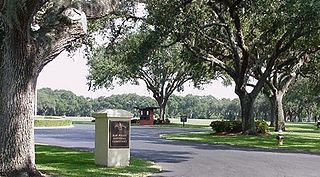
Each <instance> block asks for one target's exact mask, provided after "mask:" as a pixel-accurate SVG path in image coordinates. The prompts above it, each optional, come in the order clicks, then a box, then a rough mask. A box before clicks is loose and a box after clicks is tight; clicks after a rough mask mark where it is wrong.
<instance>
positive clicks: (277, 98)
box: [273, 91, 285, 131]
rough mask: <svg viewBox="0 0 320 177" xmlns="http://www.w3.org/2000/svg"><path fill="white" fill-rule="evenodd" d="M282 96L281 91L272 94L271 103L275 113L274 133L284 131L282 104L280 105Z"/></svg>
mask: <svg viewBox="0 0 320 177" xmlns="http://www.w3.org/2000/svg"><path fill="white" fill-rule="evenodd" d="M283 95H284V92H282V91H276V92H274V97H273V102H274V106H275V113H276V119H275V131H279V130H283V131H284V130H285V122H284V112H283V104H282V100H283Z"/></svg>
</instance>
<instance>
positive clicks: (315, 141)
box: [162, 123, 320, 153]
mask: <svg viewBox="0 0 320 177" xmlns="http://www.w3.org/2000/svg"><path fill="white" fill-rule="evenodd" d="M286 130H287V131H286V132H284V137H285V138H284V144H283V145H282V146H279V145H277V140H276V135H277V134H276V133H274V132H271V133H270V134H269V135H260V136H249V135H225V136H222V135H214V134H213V132H212V131H206V132H198V133H178V134H166V135H162V137H163V138H166V139H176V140H195V141H202V142H208V143H218V144H230V145H241V146H254V147H262V148H279V149H290V150H296V151H308V152H317V153H320V130H317V129H316V126H315V124H314V123H287V124H286Z"/></svg>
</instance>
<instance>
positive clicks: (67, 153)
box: [36, 145, 160, 177]
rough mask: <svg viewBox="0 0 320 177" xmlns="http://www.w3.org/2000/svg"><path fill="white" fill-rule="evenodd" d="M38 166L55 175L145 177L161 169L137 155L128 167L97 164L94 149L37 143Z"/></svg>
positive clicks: (75, 176)
mask: <svg viewBox="0 0 320 177" xmlns="http://www.w3.org/2000/svg"><path fill="white" fill-rule="evenodd" d="M36 166H37V168H38V169H39V170H40V171H41V172H43V173H45V174H47V175H50V176H53V177H88V176H90V177H103V176H111V177H129V176H130V177H143V176H148V175H150V174H152V173H157V172H159V171H160V167H159V166H157V165H155V164H154V163H153V162H150V161H146V160H143V159H140V158H136V157H131V159H130V165H129V166H128V167H117V168H109V167H108V168H107V167H102V166H97V165H95V163H94V152H92V151H85V150H79V149H72V148H62V147H56V146H48V145H36Z"/></svg>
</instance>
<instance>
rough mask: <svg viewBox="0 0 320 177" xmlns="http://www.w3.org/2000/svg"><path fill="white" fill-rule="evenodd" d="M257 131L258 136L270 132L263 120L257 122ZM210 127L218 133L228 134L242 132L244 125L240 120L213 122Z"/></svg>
mask: <svg viewBox="0 0 320 177" xmlns="http://www.w3.org/2000/svg"><path fill="white" fill-rule="evenodd" d="M255 124H256V130H257V133H258V134H266V133H267V132H269V126H268V124H267V123H266V122H265V121H263V120H257V121H256V122H255ZM210 127H212V129H213V130H214V131H216V132H217V133H221V132H226V133H240V132H242V124H241V121H239V120H230V121H224V120H222V121H212V122H211V123H210Z"/></svg>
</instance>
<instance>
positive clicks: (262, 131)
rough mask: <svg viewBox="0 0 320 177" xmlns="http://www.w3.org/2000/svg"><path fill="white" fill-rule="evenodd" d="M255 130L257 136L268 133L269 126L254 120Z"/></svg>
mask: <svg viewBox="0 0 320 177" xmlns="http://www.w3.org/2000/svg"><path fill="white" fill-rule="evenodd" d="M255 124H256V130H257V133H258V134H266V133H268V132H269V126H268V124H267V122H266V121H264V120H256V121H255Z"/></svg>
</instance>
